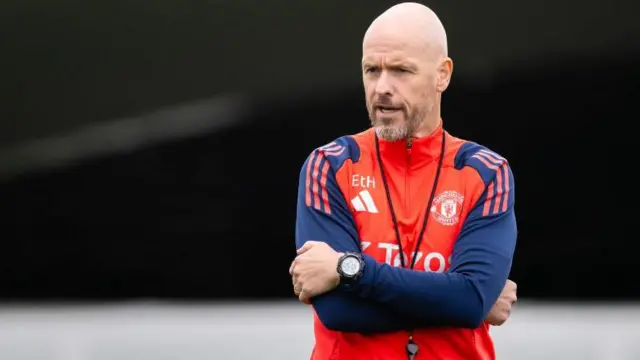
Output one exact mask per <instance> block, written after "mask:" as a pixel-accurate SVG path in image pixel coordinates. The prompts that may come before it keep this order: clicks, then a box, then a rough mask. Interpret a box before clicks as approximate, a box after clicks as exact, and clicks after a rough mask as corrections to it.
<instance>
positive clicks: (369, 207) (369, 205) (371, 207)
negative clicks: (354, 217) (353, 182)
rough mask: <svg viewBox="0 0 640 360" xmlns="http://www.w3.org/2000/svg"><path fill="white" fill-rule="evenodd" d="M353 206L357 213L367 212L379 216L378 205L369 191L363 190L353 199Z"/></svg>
mask: <svg viewBox="0 0 640 360" xmlns="http://www.w3.org/2000/svg"><path fill="white" fill-rule="evenodd" d="M351 205H353V208H354V210H355V211H366V212H370V213H374V214H377V213H378V208H377V207H376V204H375V203H374V202H373V197H371V194H370V193H369V191H367V190H362V191H360V193H359V194H358V195H357V196H356V197H354V198H353V199H351Z"/></svg>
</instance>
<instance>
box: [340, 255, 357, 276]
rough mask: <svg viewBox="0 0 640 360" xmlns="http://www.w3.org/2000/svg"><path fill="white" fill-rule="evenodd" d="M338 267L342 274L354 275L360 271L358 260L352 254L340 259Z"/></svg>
mask: <svg viewBox="0 0 640 360" xmlns="http://www.w3.org/2000/svg"><path fill="white" fill-rule="evenodd" d="M340 269H341V270H342V273H343V274H344V275H346V276H354V275H356V274H357V273H358V271H360V260H358V259H357V258H355V257H352V256H349V257H346V258H345V259H344V260H342V264H341V266H340Z"/></svg>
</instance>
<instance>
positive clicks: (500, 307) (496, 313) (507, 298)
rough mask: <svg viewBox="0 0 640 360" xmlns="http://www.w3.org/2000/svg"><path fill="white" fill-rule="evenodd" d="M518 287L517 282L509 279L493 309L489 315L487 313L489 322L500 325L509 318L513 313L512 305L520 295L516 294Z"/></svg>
mask: <svg viewBox="0 0 640 360" xmlns="http://www.w3.org/2000/svg"><path fill="white" fill-rule="evenodd" d="M517 289H518V285H516V283H515V282H513V281H511V280H507V283H506V285H505V286H504V289H502V293H501V294H500V297H499V298H498V301H496V303H495V304H494V305H493V307H492V308H491V311H489V315H487V319H486V321H487V322H488V323H489V324H491V325H494V326H500V325H502V324H504V323H505V322H506V321H507V319H509V316H510V315H511V307H512V306H513V304H515V303H516V301H517V300H518V296H517V295H516V290H517Z"/></svg>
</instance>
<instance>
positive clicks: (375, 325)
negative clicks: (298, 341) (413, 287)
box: [311, 290, 419, 334]
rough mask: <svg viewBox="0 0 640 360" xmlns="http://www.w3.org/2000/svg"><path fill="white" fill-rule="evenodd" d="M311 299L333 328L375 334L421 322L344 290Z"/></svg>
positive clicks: (409, 327) (401, 328)
mask: <svg viewBox="0 0 640 360" xmlns="http://www.w3.org/2000/svg"><path fill="white" fill-rule="evenodd" d="M311 301H312V304H313V307H314V309H315V311H316V314H317V315H318V318H319V319H320V321H321V322H322V323H323V324H324V326H325V327H326V328H328V329H329V330H334V331H342V332H357V333H367V334H374V333H386V332H394V331H400V330H411V329H414V328H416V327H418V325H419V324H418V323H416V321H415V320H414V317H412V316H406V315H403V314H400V313H397V312H394V311H393V310H391V309H388V308H387V307H384V306H382V305H381V304H377V303H375V302H373V301H371V300H368V299H363V298H361V297H358V296H355V294H349V293H346V292H344V291H342V290H334V291H331V292H328V293H326V294H323V295H320V296H317V297H315V298H312V299H311Z"/></svg>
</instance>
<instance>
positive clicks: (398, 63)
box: [362, 59, 418, 70]
mask: <svg viewBox="0 0 640 360" xmlns="http://www.w3.org/2000/svg"><path fill="white" fill-rule="evenodd" d="M373 66H375V67H379V66H380V63H379V62H377V61H371V60H369V59H364V60H362V67H373ZM384 66H385V67H389V68H408V69H410V70H416V69H417V68H418V66H417V64H416V63H415V62H413V61H408V60H404V61H402V60H395V59H394V60H391V61H388V62H387V63H386V64H384Z"/></svg>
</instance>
